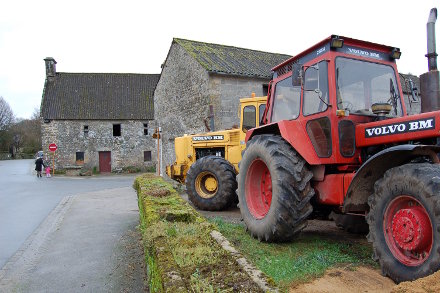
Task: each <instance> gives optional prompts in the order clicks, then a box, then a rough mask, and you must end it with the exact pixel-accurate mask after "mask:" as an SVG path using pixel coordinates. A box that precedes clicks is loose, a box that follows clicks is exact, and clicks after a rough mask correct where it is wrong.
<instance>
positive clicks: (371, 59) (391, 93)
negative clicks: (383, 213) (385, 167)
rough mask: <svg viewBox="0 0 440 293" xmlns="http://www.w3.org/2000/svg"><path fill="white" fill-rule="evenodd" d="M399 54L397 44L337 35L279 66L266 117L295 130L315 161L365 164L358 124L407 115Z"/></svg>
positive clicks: (294, 138) (296, 142)
mask: <svg viewBox="0 0 440 293" xmlns="http://www.w3.org/2000/svg"><path fill="white" fill-rule="evenodd" d="M397 57H400V51H399V50H398V49H396V48H393V47H388V46H384V45H379V44H373V43H369V42H364V41H359V40H355V39H350V38H345V37H338V36H331V37H329V38H327V39H325V40H324V41H322V42H320V43H318V44H316V45H315V46H313V47H311V48H310V49H308V50H306V51H304V52H303V53H301V54H299V55H297V56H295V57H292V58H291V59H289V60H287V61H285V62H284V63H282V64H280V65H278V66H277V67H275V68H274V69H273V71H274V78H273V82H272V87H271V92H270V101H269V104H268V109H267V112H266V114H265V116H264V119H265V122H266V123H268V124H273V123H276V124H277V125H278V128H279V129H280V131H282V129H289V130H290V131H286V134H285V135H283V136H285V137H284V138H285V139H286V140H288V141H289V142H290V143H291V144H292V146H294V147H295V149H297V151H298V152H299V153H300V154H301V155H302V156H303V157H304V158H305V159H306V161H307V162H309V164H311V165H322V164H335V163H337V164H352V165H359V156H360V152H361V151H360V149H357V148H356V141H355V136H356V133H355V128H356V125H358V124H360V123H367V122H373V121H378V120H381V119H389V118H395V117H401V116H404V115H406V109H405V106H404V103H403V102H402V97H403V95H402V90H401V86H400V80H399V76H398V73H397V68H396V63H395V59H396V58H397ZM378 105H379V107H378ZM289 133H290V134H289ZM293 133H295V135H293ZM299 133H300V135H299Z"/></svg>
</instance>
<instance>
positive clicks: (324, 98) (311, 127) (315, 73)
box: [302, 60, 333, 158]
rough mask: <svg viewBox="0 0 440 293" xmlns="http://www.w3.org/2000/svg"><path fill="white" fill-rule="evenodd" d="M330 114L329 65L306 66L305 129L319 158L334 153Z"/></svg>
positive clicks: (304, 86) (321, 63) (303, 104)
mask: <svg viewBox="0 0 440 293" xmlns="http://www.w3.org/2000/svg"><path fill="white" fill-rule="evenodd" d="M328 112H329V87H328V64H327V61H326V60H323V61H320V62H318V63H315V64H311V65H309V66H306V69H305V73H304V85H303V103H302V114H303V115H302V116H304V118H303V119H304V123H305V129H306V132H307V135H308V137H309V139H310V142H311V143H312V145H313V148H314V149H315V152H316V155H317V156H318V157H319V158H329V157H330V156H331V155H332V151H333V150H332V138H331V129H332V124H331V121H330V118H329V116H330V115H329V113H328Z"/></svg>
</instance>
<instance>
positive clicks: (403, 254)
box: [383, 195, 434, 266]
mask: <svg viewBox="0 0 440 293" xmlns="http://www.w3.org/2000/svg"><path fill="white" fill-rule="evenodd" d="M383 231H384V236H385V241H386V243H387V245H388V248H389V249H390V251H391V253H392V254H393V255H394V257H395V258H396V259H397V260H398V261H399V262H401V263H402V264H404V265H407V266H418V265H421V264H422V263H423V262H425V261H426V260H427V259H428V257H429V255H430V253H431V249H432V243H433V241H434V240H433V233H432V223H431V219H430V217H429V214H428V212H427V211H426V209H425V207H424V206H423V205H422V204H421V203H420V202H419V201H418V200H416V199H414V198H413V197H411V196H406V195H402V196H399V197H397V198H395V199H393V200H392V201H391V203H390V204H389V206H388V208H387V209H386V211H385V215H384V221H383Z"/></svg>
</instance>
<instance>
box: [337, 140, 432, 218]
mask: <svg viewBox="0 0 440 293" xmlns="http://www.w3.org/2000/svg"><path fill="white" fill-rule="evenodd" d="M439 152H440V146H432V145H410V144H405V145H398V146H394V147H390V148H387V149H385V150H383V151H380V152H378V153H377V154H375V155H374V156H372V157H371V158H370V159H368V160H367V161H366V162H365V163H364V164H363V165H362V166H361V167H360V168H359V170H358V171H357V172H356V174H355V176H354V177H353V180H352V181H351V183H350V186H349V187H348V190H347V194H346V196H345V199H344V205H343V209H342V210H343V212H344V213H348V212H365V211H367V210H368V197H369V196H370V195H371V194H373V193H374V183H375V182H376V181H377V180H378V179H380V178H382V177H383V175H384V174H385V172H386V171H387V170H389V169H391V168H394V167H397V166H400V165H403V164H406V163H409V162H410V161H411V160H414V159H416V158H419V157H429V158H430V159H431V161H432V162H434V163H439V158H438V156H437V153H439Z"/></svg>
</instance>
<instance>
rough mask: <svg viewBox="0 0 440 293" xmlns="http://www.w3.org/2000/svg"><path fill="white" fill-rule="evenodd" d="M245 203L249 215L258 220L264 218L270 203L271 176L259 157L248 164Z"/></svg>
mask: <svg viewBox="0 0 440 293" xmlns="http://www.w3.org/2000/svg"><path fill="white" fill-rule="evenodd" d="M245 192H246V194H245V196H246V203H247V206H248V209H249V212H250V213H251V215H252V216H253V217H254V218H256V219H258V220H260V219H262V218H264V217H265V216H266V215H267V213H268V212H269V209H270V204H271V203H272V177H271V176H270V172H269V169H268V168H267V166H266V163H264V162H263V161H262V160H261V159H256V160H254V161H253V162H252V163H251V165H250V166H249V169H248V172H247V175H246V179H245Z"/></svg>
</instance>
